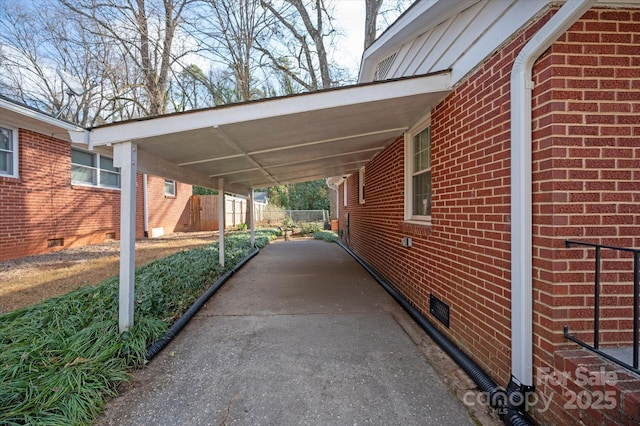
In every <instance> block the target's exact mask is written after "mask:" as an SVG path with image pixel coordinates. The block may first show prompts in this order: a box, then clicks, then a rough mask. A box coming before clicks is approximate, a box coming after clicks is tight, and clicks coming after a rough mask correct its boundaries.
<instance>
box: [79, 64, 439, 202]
mask: <svg viewBox="0 0 640 426" xmlns="http://www.w3.org/2000/svg"><path fill="white" fill-rule="evenodd" d="M449 81H450V76H449V73H448V72H441V73H436V74H430V75H424V76H420V77H412V78H407V79H400V80H394V81H387V82H381V83H374V84H366V85H356V86H350V87H345V88H339V89H331V90H327V91H319V92H313V93H306V94H301V95H295V96H290V97H283V98H273V99H266V100H262V101H258V102H248V103H243V104H237V105H231V106H225V107H218V108H211V109H207V110H200V111H194V112H189V113H181V114H170V115H166V116H159V117H155V118H152V119H146V120H140V121H129V122H123V123H117V124H113V125H108V126H102V127H98V128H94V129H92V130H91V131H90V132H89V133H88V134H85V135H81V134H78V133H72V135H71V136H72V138H73V139H74V141H76V142H78V141H80V140H84V141H85V142H88V144H89V146H90V147H92V148H97V147H100V146H105V145H113V144H116V143H120V142H127V141H131V142H133V143H135V144H136V146H137V152H138V169H139V171H141V172H144V173H150V174H155V175H159V176H163V177H166V178H172V179H176V180H180V181H182V182H186V183H192V184H197V185H201V186H207V187H213V188H215V187H218V179H224V188H225V190H228V191H230V192H236V193H240V194H246V193H247V191H248V190H249V189H250V188H262V187H269V186H273V185H277V184H287V183H294V182H302V181H308V180H313V179H320V178H327V177H331V176H342V175H348V174H351V173H353V172H355V171H357V170H358V169H359V168H360V167H362V166H364V165H365V164H366V163H367V161H369V160H370V159H371V158H372V157H373V156H374V155H375V154H376V153H378V152H380V151H381V150H382V149H383V148H384V147H385V146H387V145H388V144H389V143H390V142H393V141H394V140H395V139H397V138H398V137H399V136H401V135H402V133H403V132H404V131H405V130H406V129H408V128H409V127H411V126H412V125H413V124H414V123H415V122H416V121H418V120H419V119H420V118H421V117H423V116H424V115H425V114H426V113H427V112H428V111H429V110H430V109H431V108H432V107H433V106H434V105H435V104H436V103H437V102H439V101H440V100H441V99H442V98H443V97H445V96H446V95H447V94H448V93H449V91H450V87H449Z"/></svg>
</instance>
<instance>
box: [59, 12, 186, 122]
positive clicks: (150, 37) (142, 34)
mask: <svg viewBox="0 0 640 426" xmlns="http://www.w3.org/2000/svg"><path fill="white" fill-rule="evenodd" d="M59 1H60V2H61V3H62V4H63V5H64V6H66V7H67V8H68V10H69V11H71V12H73V13H74V14H77V15H78V16H82V17H84V18H85V19H87V20H88V21H89V22H91V23H92V24H93V28H89V27H87V28H86V29H87V30H91V31H96V32H98V33H99V34H100V35H101V36H102V37H104V38H108V39H109V40H110V42H111V43H114V44H116V45H117V46H118V48H119V49H120V52H121V54H122V55H123V57H124V58H126V60H127V62H129V63H131V64H133V65H134V66H135V70H136V72H137V74H138V76H137V78H138V79H139V81H128V82H126V86H127V88H133V87H135V86H137V85H138V84H139V85H140V87H142V89H143V90H144V95H145V96H146V99H140V98H139V97H138V94H139V93H136V91H135V90H132V91H130V92H129V94H130V95H133V96H131V97H130V98H129V101H133V102H135V103H137V105H138V106H139V107H140V108H142V109H143V111H144V114H145V115H158V114H162V113H163V112H165V108H166V92H167V87H168V81H169V78H170V72H171V69H172V67H173V66H174V64H176V63H177V61H178V60H179V59H180V58H182V57H183V56H185V55H186V53H187V52H186V50H185V49H181V50H180V51H176V50H177V49H176V48H175V46H174V42H175V37H176V32H177V31H178V29H179V26H180V25H181V24H182V23H183V21H182V17H183V13H184V12H185V8H186V7H187V6H188V5H189V4H190V3H193V2H194V0H59ZM117 96H122V95H117ZM124 96H126V95H124Z"/></svg>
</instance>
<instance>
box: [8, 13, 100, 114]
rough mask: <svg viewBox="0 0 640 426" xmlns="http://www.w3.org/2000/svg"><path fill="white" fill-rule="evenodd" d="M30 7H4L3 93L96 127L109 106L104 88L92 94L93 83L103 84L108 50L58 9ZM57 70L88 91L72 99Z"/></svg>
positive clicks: (75, 21)
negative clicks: (101, 81) (97, 121)
mask: <svg viewBox="0 0 640 426" xmlns="http://www.w3.org/2000/svg"><path fill="white" fill-rule="evenodd" d="M31 5H32V4H29V3H22V2H21V3H17V2H11V1H2V3H1V6H2V10H4V11H5V14H6V15H5V17H4V19H0V43H2V44H3V45H4V46H3V48H2V50H1V51H0V57H1V59H0V70H1V72H0V75H1V77H0V80H2V84H3V87H4V89H3V92H4V93H5V94H7V95H9V96H10V97H12V98H13V99H16V100H20V101H22V102H23V103H25V104H28V105H30V106H33V107H36V108H38V109H40V110H42V111H45V112H49V113H51V114H55V115H59V116H60V117H61V118H64V119H67V120H69V121H73V122H75V123H78V124H81V125H91V124H94V123H95V120H96V118H97V117H99V116H100V115H101V114H102V113H103V112H104V110H105V108H107V103H106V102H104V101H103V98H102V96H101V93H100V92H101V88H98V89H96V90H89V89H92V88H94V87H93V86H95V84H94V83H93V82H95V81H100V80H102V79H104V78H105V76H104V75H103V72H104V70H103V66H102V63H103V62H104V61H105V60H109V59H108V58H110V57H111V56H112V55H111V53H110V49H109V47H108V46H106V45H100V44H99V43H96V40H95V37H93V36H92V34H90V33H88V32H84V31H82V25H81V24H80V23H79V22H78V21H77V20H74V19H70V18H69V17H68V16H66V14H65V13H63V12H62V11H61V10H60V9H59V8H57V7H56V4H54V3H47V4H46V7H38V8H35V7H30V6H31ZM40 6H42V4H40ZM60 22H64V25H60ZM96 46H98V47H96ZM100 47H101V48H100ZM56 70H63V71H66V72H67V73H68V74H70V75H71V76H73V79H74V80H77V82H78V83H79V85H81V86H82V87H83V88H84V90H82V93H80V94H69V93H71V92H70V91H69V90H68V88H66V87H65V85H64V84H63V82H62V81H61V79H60V78H59V76H58V75H57V73H56Z"/></svg>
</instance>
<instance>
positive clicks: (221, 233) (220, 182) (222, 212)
mask: <svg viewBox="0 0 640 426" xmlns="http://www.w3.org/2000/svg"><path fill="white" fill-rule="evenodd" d="M226 203H227V201H226V200H225V198H224V178H218V228H219V231H218V259H219V262H220V266H224V219H225V204H226Z"/></svg>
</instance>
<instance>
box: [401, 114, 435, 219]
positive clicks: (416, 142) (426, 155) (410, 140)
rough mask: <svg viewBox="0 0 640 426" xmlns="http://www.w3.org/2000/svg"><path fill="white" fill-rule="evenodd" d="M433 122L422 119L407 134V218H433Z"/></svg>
mask: <svg viewBox="0 0 640 426" xmlns="http://www.w3.org/2000/svg"><path fill="white" fill-rule="evenodd" d="M430 126H431V123H430V121H429V119H428V118H427V119H426V120H424V121H422V122H421V123H419V124H418V125H417V126H415V127H414V128H413V129H411V130H409V132H407V133H406V134H405V219H406V220H414V221H422V222H428V221H430V220H431V194H432V185H431V127H430Z"/></svg>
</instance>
